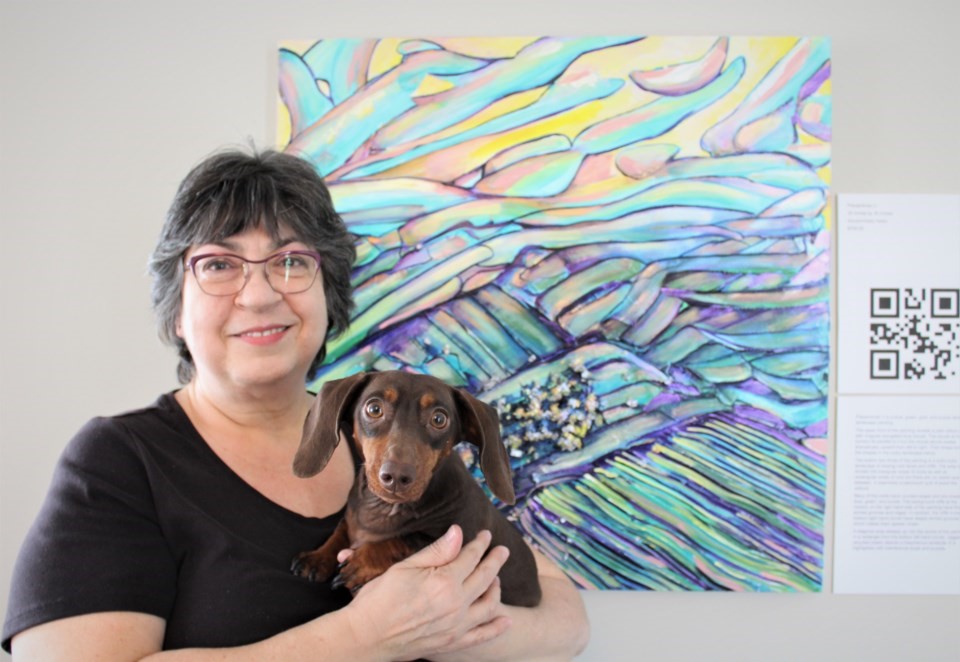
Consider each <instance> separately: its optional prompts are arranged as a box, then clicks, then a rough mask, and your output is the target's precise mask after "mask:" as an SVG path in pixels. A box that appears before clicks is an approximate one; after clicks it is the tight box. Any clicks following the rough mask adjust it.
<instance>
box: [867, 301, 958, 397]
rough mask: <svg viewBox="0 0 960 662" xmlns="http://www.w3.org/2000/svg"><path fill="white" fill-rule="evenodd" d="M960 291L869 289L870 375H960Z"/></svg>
mask: <svg viewBox="0 0 960 662" xmlns="http://www.w3.org/2000/svg"><path fill="white" fill-rule="evenodd" d="M958 365H960V290H958V289H935V288H909V287H901V288H889V289H871V290H870V379H901V380H924V381H925V380H946V379H956V378H957V374H958V370H960V368H958Z"/></svg>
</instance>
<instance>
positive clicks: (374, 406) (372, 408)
mask: <svg viewBox="0 0 960 662" xmlns="http://www.w3.org/2000/svg"><path fill="white" fill-rule="evenodd" d="M364 411H365V412H366V413H367V416H369V417H370V418H380V417H381V416H383V405H382V404H380V401H379V400H371V401H370V402H368V403H367V406H366V407H364Z"/></svg>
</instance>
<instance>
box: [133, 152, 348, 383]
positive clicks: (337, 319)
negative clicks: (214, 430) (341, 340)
mask: <svg viewBox="0 0 960 662" xmlns="http://www.w3.org/2000/svg"><path fill="white" fill-rule="evenodd" d="M281 226H283V229H286V230H288V231H292V232H293V234H294V235H295V236H296V238H297V239H298V240H299V241H302V242H304V243H305V244H307V245H309V246H310V247H311V248H312V249H313V250H315V251H317V252H318V253H320V256H321V261H320V270H321V274H322V276H323V288H324V294H325V295H326V299H327V315H328V320H327V338H330V337H332V336H335V335H337V334H339V333H341V332H343V331H344V330H345V329H346V328H347V326H348V325H349V324H350V313H351V312H352V311H353V306H354V304H353V295H352V287H351V284H350V270H351V267H352V266H353V261H354V259H355V258H356V249H355V247H354V237H353V236H352V235H351V234H350V233H349V232H348V231H347V227H346V225H345V224H344V222H343V219H341V218H340V216H339V215H338V214H337V212H336V210H334V208H333V200H332V198H331V197H330V191H329V190H328V189H327V186H326V184H324V182H323V179H322V178H321V177H320V175H318V174H317V172H316V170H314V168H313V167H312V166H311V165H310V164H309V163H307V162H306V161H304V160H302V159H300V158H297V157H295V156H291V155H289V154H284V153H282V152H277V151H274V150H264V151H260V152H258V151H253V152H252V153H246V152H243V151H240V150H229V151H223V152H218V153H216V154H213V155H212V156H210V157H208V158H207V159H205V160H204V161H202V162H201V163H200V164H199V165H197V166H196V167H195V168H193V170H191V171H190V173H189V174H188V175H187V176H186V178H184V180H183V182H182V183H181V184H180V188H179V189H177V193H176V195H175V196H174V198H173V203H172V204H171V205H170V210H169V211H168V212H167V218H166V221H165V222H164V225H163V229H162V230H161V232H160V238H159V240H158V241H157V246H156V248H155V249H154V251H153V255H152V256H151V257H150V263H149V271H150V275H151V277H152V278H153V291H152V299H153V309H154V313H155V314H156V316H157V326H158V329H159V334H160V338H161V339H162V340H163V341H164V342H165V343H167V344H170V345H173V346H174V347H176V348H177V350H178V352H179V355H180V365H179V366H178V368H177V377H178V378H179V379H180V382H181V383H186V382H188V381H190V379H191V377H192V376H193V371H194V364H193V358H192V357H191V356H190V350H189V349H188V348H187V346H186V343H184V341H183V339H182V338H179V337H178V336H177V321H178V319H179V316H180V305H181V291H182V286H183V276H184V265H183V258H184V255H185V254H186V252H187V250H188V249H189V248H190V247H191V246H196V245H199V244H206V243H214V242H219V241H223V240H225V239H227V238H228V237H231V236H233V235H235V234H238V233H241V232H245V231H247V230H251V229H258V228H260V229H263V230H264V231H265V232H267V233H268V234H269V235H270V237H271V238H272V239H274V240H279V239H280V236H281V230H282V228H281ZM325 356H326V339H325V340H324V343H323V346H322V347H321V348H320V352H319V353H318V354H317V356H316V358H315V359H314V361H313V363H312V364H311V365H310V371H309V373H308V375H307V378H308V379H312V378H313V377H314V376H315V375H316V372H317V369H318V368H319V367H320V364H321V363H323V359H324V357H325Z"/></svg>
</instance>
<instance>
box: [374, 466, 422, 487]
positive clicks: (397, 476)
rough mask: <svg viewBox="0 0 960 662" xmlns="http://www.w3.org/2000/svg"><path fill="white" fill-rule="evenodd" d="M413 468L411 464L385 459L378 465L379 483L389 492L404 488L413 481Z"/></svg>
mask: <svg viewBox="0 0 960 662" xmlns="http://www.w3.org/2000/svg"><path fill="white" fill-rule="evenodd" d="M414 476H415V470H414V467H413V465H412V464H407V463H406V462H394V461H392V460H387V461H386V462H384V463H383V464H382V465H380V484H381V485H383V486H384V487H385V488H387V489H388V490H390V491H391V492H399V491H402V490H405V489H406V488H407V487H409V486H410V484H411V483H412V482H413V478H414Z"/></svg>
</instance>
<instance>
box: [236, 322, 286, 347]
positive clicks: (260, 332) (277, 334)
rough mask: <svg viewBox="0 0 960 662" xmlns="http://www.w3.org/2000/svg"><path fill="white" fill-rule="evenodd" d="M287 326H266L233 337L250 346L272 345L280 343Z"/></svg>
mask: <svg viewBox="0 0 960 662" xmlns="http://www.w3.org/2000/svg"><path fill="white" fill-rule="evenodd" d="M289 328H290V327H289V326H268V327H261V328H256V329H247V330H246V331H243V332H242V333H238V334H236V335H235V337H236V338H239V339H240V340H243V341H244V342H247V343H250V344H252V345H272V344H273V343H276V342H280V340H281V339H282V338H283V337H284V335H285V333H286V331H287V329H289Z"/></svg>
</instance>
